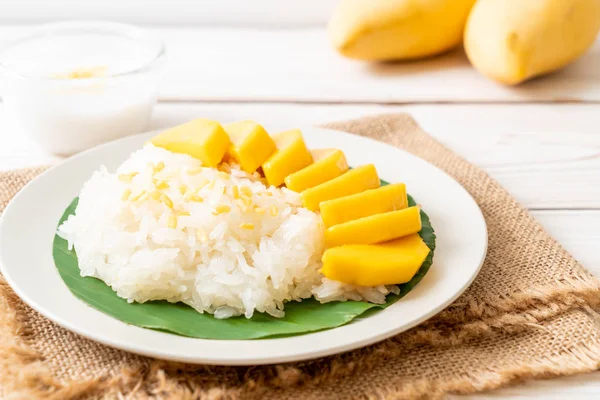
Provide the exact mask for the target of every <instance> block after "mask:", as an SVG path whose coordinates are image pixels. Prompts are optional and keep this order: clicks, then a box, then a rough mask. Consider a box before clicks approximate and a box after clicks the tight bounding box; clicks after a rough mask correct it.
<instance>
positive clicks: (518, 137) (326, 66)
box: [0, 25, 600, 399]
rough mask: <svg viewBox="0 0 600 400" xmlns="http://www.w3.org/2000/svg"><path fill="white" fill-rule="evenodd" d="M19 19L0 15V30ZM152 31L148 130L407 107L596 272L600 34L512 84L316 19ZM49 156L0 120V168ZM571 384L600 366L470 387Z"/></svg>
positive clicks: (519, 394) (585, 384)
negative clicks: (154, 79) (335, 44)
mask: <svg viewBox="0 0 600 400" xmlns="http://www.w3.org/2000/svg"><path fill="white" fill-rule="evenodd" d="M23 29H25V28H23V27H22V26H19V27H10V26H6V25H4V26H2V25H0V40H3V39H6V38H8V37H10V36H12V35H14V34H18V33H20V32H22V31H23ZM153 31H154V32H155V33H156V35H158V36H160V37H162V38H163V40H164V41H165V42H166V44H167V47H168V50H169V66H168V69H167V72H166V74H165V77H164V80H163V84H162V87H161V93H160V100H161V101H160V103H159V104H158V105H157V107H156V109H155V113H154V117H153V119H152V121H151V124H150V126H149V127H148V129H158V128H163V127H167V126H171V125H174V124H177V123H180V122H184V121H186V120H189V119H192V118H194V117H199V116H203V117H208V118H214V119H218V120H223V121H228V120H240V119H245V118H250V119H255V120H258V121H261V122H264V123H265V124H266V125H267V127H268V125H269V124H277V125H287V126H290V127H293V126H296V125H306V124H319V123H322V122H328V121H336V120H342V119H347V118H356V117H359V116H362V115H367V114H375V113H382V112H410V113H412V114H413V116H414V117H415V118H416V119H417V121H418V122H419V124H421V125H422V126H423V127H424V128H425V130H427V131H428V132H430V133H431V134H432V135H434V136H435V137H436V138H438V139H439V140H440V141H442V142H443V143H444V144H446V145H447V146H448V147H450V148H451V149H453V150H455V151H456V152H457V153H459V154H460V155H462V156H464V157H465V158H466V159H468V160H469V161H471V162H473V163H475V164H476V165H478V166H480V167H482V168H483V169H485V170H486V171H487V172H488V173H489V174H491V175H492V176H493V177H494V178H496V179H497V180H498V181H500V182H501V184H503V185H504V186H505V187H506V188H507V189H508V190H509V191H510V192H511V193H512V194H513V195H514V196H515V197H516V198H517V199H518V200H519V201H520V202H521V203H522V204H523V205H524V206H526V207H527V208H529V209H530V210H531V213H532V214H533V215H534V216H535V218H537V219H538V220H539V221H540V222H541V223H542V224H543V225H544V226H545V227H546V229H547V230H548V231H549V232H550V233H551V234H552V235H554V236H555V237H556V238H557V239H558V240H559V241H560V242H561V243H562V244H563V245H564V246H565V247H566V248H567V249H568V250H569V251H570V252H571V253H572V254H573V255H574V256H575V257H576V258H578V259H579V260H580V261H581V262H582V263H583V264H584V265H586V266H587V267H588V268H589V269H590V270H592V271H594V272H595V273H597V274H600V255H599V254H600V253H599V252H598V247H599V246H600V105H599V104H600V41H599V42H598V43H596V46H595V47H594V48H593V49H592V51H591V52H590V53H589V54H588V55H586V56H585V57H584V58H582V59H581V60H580V61H578V62H577V63H576V64H574V65H572V66H571V67H569V68H567V69H566V70H564V71H561V72H559V73H557V74H554V75H552V76H550V77H547V78H544V79H539V80H536V81H534V82H531V83H529V84H526V85H524V86H522V87H519V88H516V89H509V88H506V87H502V86H498V85H496V84H494V83H492V82H490V81H488V80H486V79H484V78H483V77H481V76H480V75H478V74H477V73H476V72H475V71H473V70H472V69H471V68H470V67H469V64H468V62H467V60H466V58H465V57H464V55H463V53H462V52H461V51H456V52H453V53H450V54H448V55H445V56H442V57H439V58H436V59H433V60H429V61H427V62H413V63H407V64H381V65H366V64H363V63H357V62H352V61H349V60H346V59H343V58H341V57H339V56H337V55H336V54H335V53H334V52H333V51H332V50H331V49H330V47H329V45H328V41H327V38H326V35H325V30H324V29H323V28H321V27H313V26H304V27H294V28H291V29H290V28H287V29H281V28H273V27H269V28H268V29H261V28H260V27H251V28H249V27H233V28H232V27H229V28H228V27H212V28H211V27H204V28H154V29H153ZM0 95H1V93H0ZM3 120H4V116H3V114H2V109H1V106H0V125H1V124H2V122H3ZM56 161H58V159H57V158H55V157H52V156H50V155H48V154H44V153H43V152H42V151H41V150H39V149H37V148H36V145H35V143H32V142H31V141H30V140H29V139H28V138H26V137H21V136H18V135H15V134H14V133H13V132H12V131H10V130H7V129H1V130H0V169H2V170H6V169H11V168H19V167H25V166H31V165H38V164H46V163H51V162H56ZM568 396H569V397H573V398H578V399H579V398H582V399H583V398H589V399H597V398H600V372H599V373H594V374H587V375H581V376H577V377H571V378H563V379H555V380H551V381H535V382H529V383H527V384H524V385H521V386H515V387H512V388H506V389H502V390H498V391H495V392H491V393H486V394H482V395H477V396H471V397H469V398H474V399H486V398H500V397H508V398H533V397H537V398H540V399H542V398H543V399H550V398H556V399H559V398H566V397H568Z"/></svg>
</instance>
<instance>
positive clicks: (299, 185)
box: [285, 149, 348, 192]
mask: <svg viewBox="0 0 600 400" xmlns="http://www.w3.org/2000/svg"><path fill="white" fill-rule="evenodd" d="M311 155H312V158H313V164H311V165H309V166H308V167H306V168H303V169H301V170H300V171H298V172H294V173H293V174H291V175H289V176H288V177H286V178H285V185H286V186H287V188H288V189H290V190H293V191H294V192H301V191H303V190H304V189H308V188H311V187H314V186H317V185H319V184H321V183H324V182H327V181H329V180H331V179H333V178H337V177H338V176H340V175H342V174H343V173H344V172H346V171H348V162H347V161H346V156H345V155H344V153H343V152H342V151H341V150H337V149H316V150H313V151H311Z"/></svg>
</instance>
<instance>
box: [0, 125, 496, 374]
mask: <svg viewBox="0 0 600 400" xmlns="http://www.w3.org/2000/svg"><path fill="white" fill-rule="evenodd" d="M303 133H304V135H305V139H306V141H307V144H308V146H309V147H311V148H318V147H338V148H341V149H342V150H343V151H344V152H345V153H346V156H347V158H348V161H349V163H350V165H354V166H357V165H361V164H365V163H374V164H375V165H376V167H377V170H378V171H379V174H380V177H381V178H382V179H384V180H386V181H388V182H405V183H406V184H407V188H408V191H409V193H410V194H411V195H413V196H414V198H415V199H416V200H417V202H418V203H420V204H421V205H422V206H423V209H424V210H425V211H426V212H427V214H428V215H429V216H430V218H431V223H432V225H433V227H434V229H435V231H436V234H437V248H436V250H435V257H434V262H433V266H432V267H431V269H430V270H429V272H428V273H427V275H426V276H425V277H424V279H423V280H422V281H421V283H419V284H418V285H417V287H416V288H415V289H413V290H412V291H411V292H410V293H409V294H408V295H407V296H406V297H404V298H403V299H401V300H400V301H398V302H397V303H395V304H393V305H392V306H390V307H388V308H387V309H385V310H382V311H379V312H377V313H375V314H372V315H370V316H369V317H368V318H365V319H361V320H358V321H355V322H353V323H350V324H348V325H345V326H342V327H339V328H335V329H330V330H327V331H322V332H317V333H311V334H307V335H301V336H294V337H288V338H280V339H264V340H250V341H248V340H246V341H243V340H239V341H236V340H233V341H231V340H203V339H192V338H186V337H182V336H176V335H173V334H168V333H162V332H157V331H153V330H150V329H143V328H138V327H135V326H131V325H128V324H125V323H123V322H121V321H119V320H117V319H114V318H112V317H109V316H107V315H105V314H103V313H101V312H100V311H97V310H95V309H93V308H91V307H90V306H88V305H87V304H85V303H83V302H82V301H80V300H79V299H77V298H76V297H75V296H74V295H72V294H71V292H70V291H69V289H68V288H67V286H66V285H65V284H64V283H63V281H62V280H61V278H60V276H59V274H58V272H57V270H56V267H55V266H54V261H53V259H52V241H53V237H54V233H55V230H56V227H57V223H58V220H59V219H60V217H61V215H62V213H63V211H64V210H65V208H66V207H67V206H68V205H69V203H70V202H71V200H72V199H73V198H74V197H75V196H77V195H78V193H79V190H80V189H81V187H82V185H83V183H84V182H85V181H86V180H87V179H88V178H89V177H90V176H91V174H92V172H93V171H94V170H96V169H98V167H99V166H100V165H102V164H104V165H106V167H107V168H108V169H109V170H115V169H116V168H117V166H118V165H119V164H120V163H121V162H122V161H123V160H125V159H126V158H127V157H128V155H129V154H130V153H131V152H132V151H134V150H136V149H138V148H139V147H141V146H142V144H143V143H144V141H145V140H147V139H148V137H149V136H150V135H151V133H149V134H144V135H138V136H132V137H128V138H125V139H121V140H117V141H114V142H111V143H108V144H105V145H102V146H99V147H96V148H94V149H91V150H89V151H86V152H84V153H81V154H79V155H77V156H74V157H72V158H70V159H68V160H66V161H65V162H63V163H62V164H60V165H57V166H56V167H54V168H52V169H50V170H49V171H47V172H45V173H44V174H42V175H41V176H40V177H38V178H37V179H35V180H33V181H32V182H31V183H29V184H28V185H27V186H26V187H25V188H24V189H23V190H22V191H21V192H20V193H19V194H18V195H17V196H16V197H15V198H14V200H13V201H12V202H11V203H10V205H9V206H8V207H7V208H6V210H5V212H4V214H3V215H2V219H1V221H0V264H1V266H2V273H3V274H4V276H5V277H6V279H7V281H8V282H9V283H10V285H11V286H12V288H13V289H14V290H15V292H16V293H17V294H18V295H19V297H21V299H23V300H24V301H25V302H26V303H27V304H29V305H30V306H31V307H33V308H34V309H35V310H37V311H38V312H40V313H41V314H42V315H44V316H45V317H47V318H49V319H50V320H52V321H54V322H56V323H57V324H59V325H61V326H63V327H65V328H66V329H69V330H71V331H73V332H76V333H78V334H80V335H82V336H85V337H87V338H90V339H93V340H96V341H98V342H101V343H104V344H106V345H108V346H113V347H116V348H119V349H123V350H127V351H131V352H134V353H139V354H143V355H147V356H152V357H157V358H163V359H169V360H176V361H183V362H191V363H207V364H223V365H248V364H268V363H276V362H286V361H296V360H305V359H310V358H315V357H320V356H326V355H330V354H334V353H339V352H343V351H347V350H351V349H355V348H358V347H361V346H365V345H368V344H371V343H374V342H377V341H380V340H383V339H385V338H388V337H390V336H392V335H396V334H398V333H400V332H402V331H405V330H407V329H409V328H411V327H413V326H415V325H417V324H419V323H420V322H423V321H425V320H426V319H428V318H430V317H432V316H433V315H435V314H436V313H438V312H439V311H441V310H442V309H443V308H444V307H446V306H447V305H449V304H450V303H451V302H452V301H453V300H454V299H456V298H457V297H458V296H459V295H460V294H461V293H462V292H463V291H464V290H465V289H466V288H467V286H468V285H469V284H470V283H471V282H472V280H473V279H474V278H475V276H476V275H477V272H478V271H479V268H480V267H481V264H482V263H483V259H484V257H485V253H486V248H487V230H486V225H485V221H484V219H483V216H482V214H481V211H480V210H479V208H478V206H477V204H476V203H475V201H474V200H473V199H472V198H471V196H470V195H469V194H468V193H467V192H466V191H465V190H464V189H463V188H462V187H461V186H460V185H459V184H458V183H457V182H456V181H454V180H453V179H452V178H450V177H449V176H448V175H446V174H445V173H444V172H442V171H441V170H439V169H437V168H436V167H434V166H432V165H431V164H428V163H427V162H425V161H423V160H421V159H419V158H417V157H415V156H413V155H411V154H408V153H406V152H404V151H401V150H398V149H397V148H394V147H391V146H388V145H386V144H383V143H380V142H377V141H373V140H370V139H365V138H362V137H358V136H354V135H349V134H346V133H342V132H337V131H330V130H325V129H317V128H311V127H308V128H305V129H303Z"/></svg>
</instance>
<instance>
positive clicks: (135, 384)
mask: <svg viewBox="0 0 600 400" xmlns="http://www.w3.org/2000/svg"><path fill="white" fill-rule="evenodd" d="M0 299H2V301H1V302H0V371H2V372H1V376H2V380H1V383H2V389H3V390H4V391H5V393H10V394H11V398H17V399H49V400H63V399H64V400H69V399H79V398H86V399H114V398H128V399H134V398H135V399H149V398H157V399H211V400H216V399H241V398H243V399H260V398H262V397H263V396H264V395H265V394H266V393H267V392H268V391H269V390H277V389H286V388H287V389H289V388H294V387H301V386H303V385H318V384H323V383H327V382H329V383H331V382H335V381H336V380H337V379H338V378H340V377H347V376H352V374H355V373H357V372H358V371H360V370H361V369H362V368H364V367H365V366H368V365H371V364H372V361H371V360H370V358H372V359H373V360H376V359H377V358H378V357H379V356H380V354H381V353H386V354H388V355H389V354H393V352H394V349H395V348H398V349H399V348H400V347H401V348H405V346H406V343H407V342H412V343H411V345H418V340H417V341H413V338H411V337H410V336H408V337H407V336H401V337H399V339H398V340H396V339H392V340H389V341H386V342H384V343H382V344H379V345H375V346H371V347H377V348H376V351H373V352H369V351H365V352H364V354H361V356H360V358H361V363H360V365H359V364H357V363H355V362H349V361H348V360H347V359H346V358H345V356H344V355H340V356H334V357H332V360H330V361H328V364H329V365H328V367H327V368H326V369H319V370H318V371H319V373H318V374H317V375H314V373H313V374H310V373H307V372H305V371H303V370H302V369H301V368H298V367H296V366H293V365H290V366H285V365H277V366H271V367H261V369H260V372H259V373H255V374H253V373H246V374H245V375H244V376H243V377H242V378H241V379H240V385H239V386H237V387H228V388H225V387H223V388H219V387H211V388H208V389H205V388H204V385H203V384H202V382H201V381H198V380H195V379H194V377H193V374H194V372H195V371H196V369H197V368H198V367H197V366H187V365H184V364H179V363H172V362H166V361H160V360H151V361H150V362H149V363H148V364H147V365H145V366H142V367H138V368H135V369H134V368H123V369H122V370H121V371H120V372H119V373H117V374H115V375H113V376H104V377H99V378H96V379H89V380H83V381H79V382H69V383H68V384H64V383H62V382H60V381H58V380H57V379H55V378H54V377H53V376H52V374H51V372H50V371H49V369H48V368H47V367H46V366H45V365H44V361H43V360H42V359H41V358H40V357H39V355H38V354H36V353H35V351H33V350H32V349H31V348H30V347H29V346H28V344H27V336H28V332H27V331H25V330H23V326H22V325H21V324H20V322H19V317H18V315H17V313H16V312H15V310H16V309H17V308H19V307H22V305H21V304H19V303H20V300H19V299H18V298H17V296H16V295H15V294H14V293H13V292H12V290H11V289H10V288H9V287H8V285H7V284H6V282H5V281H3V280H1V281H0ZM583 308H585V307H583ZM588 312H590V313H592V314H594V315H595V317H596V318H597V314H595V313H594V312H593V311H591V310H589V311H588ZM57 329H60V328H58V327H57ZM409 333H410V332H409ZM599 360H600V343H591V344H584V345H583V346H580V347H578V348H577V349H572V350H570V351H569V352H566V353H561V354H554V355H552V356H543V357H540V358H539V359H537V360H531V362H529V363H528V365H523V366H519V367H516V368H511V369H507V370H503V371H502V372H501V373H499V374H496V375H495V376H494V377H493V378H490V379H486V380H485V381H483V382H477V380H476V379H473V377H471V376H469V375H465V377H464V379H462V380H460V381H456V380H455V381H453V382H444V384H441V383H436V382H431V381H428V380H422V381H416V382H412V383H410V384H406V385H402V386H401V387H397V388H388V389H385V390H382V391H380V392H378V393H376V394H375V393H374V394H373V397H372V398H380V399H428V398H443V396H444V394H445V393H456V394H469V393H474V392H480V391H483V390H490V389H495V388H499V387H502V386H506V385H508V384H511V383H518V382H522V381H524V380H528V379H536V378H552V377H556V376H563V375H569V374H574V373H581V372H589V371H594V370H596V369H597V368H598V366H599V364H600V362H599ZM206 368H211V367H206ZM216 368H218V367H216ZM360 398H362V396H361V397H360Z"/></svg>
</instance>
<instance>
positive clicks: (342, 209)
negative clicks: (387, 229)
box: [320, 183, 408, 228]
mask: <svg viewBox="0 0 600 400" xmlns="http://www.w3.org/2000/svg"><path fill="white" fill-rule="evenodd" d="M406 207H408V199H407V197H406V185H405V184H404V183H394V184H392V185H387V186H382V187H380V188H377V189H371V190H367V191H365V192H362V193H357V194H353V195H351V196H346V197H340V198H339V199H334V200H328V201H324V202H323V203H321V206H320V209H321V218H323V222H324V223H325V226H326V227H327V228H329V227H330V226H333V225H338V224H342V223H344V222H348V221H352V220H355V219H359V218H364V217H368V216H370V215H375V214H381V213H385V212H389V211H396V210H402V209H404V208H406Z"/></svg>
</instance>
